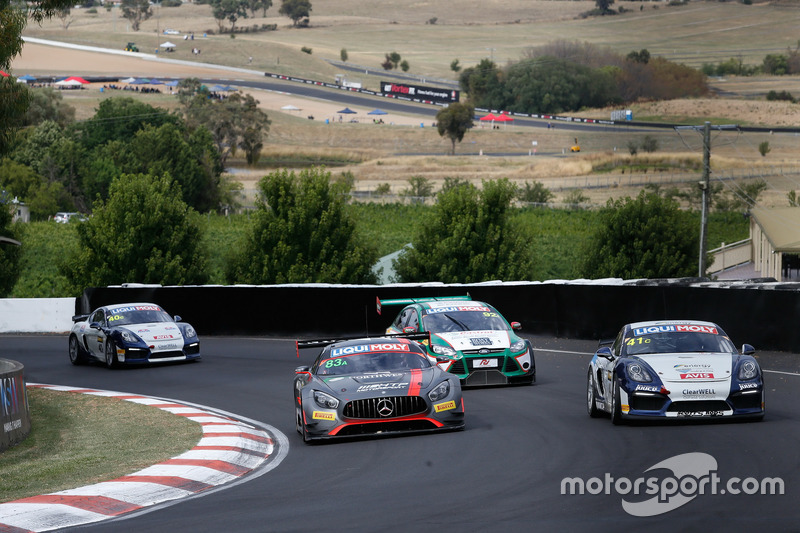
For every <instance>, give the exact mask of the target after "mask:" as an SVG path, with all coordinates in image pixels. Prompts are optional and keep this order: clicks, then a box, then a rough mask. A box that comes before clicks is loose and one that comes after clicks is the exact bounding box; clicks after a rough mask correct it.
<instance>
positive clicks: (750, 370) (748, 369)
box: [739, 359, 758, 381]
mask: <svg viewBox="0 0 800 533" xmlns="http://www.w3.org/2000/svg"><path fill="white" fill-rule="evenodd" d="M757 377H758V365H757V364H756V362H755V361H753V360H750V359H748V360H747V361H745V362H744V363H742V364H741V365H739V380H741V381H747V380H748V379H755V378H757Z"/></svg>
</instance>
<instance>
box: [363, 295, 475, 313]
mask: <svg viewBox="0 0 800 533" xmlns="http://www.w3.org/2000/svg"><path fill="white" fill-rule="evenodd" d="M375 300H376V302H377V307H378V314H381V307H382V306H384V305H409V304H418V303H424V302H440V301H442V300H472V296H470V295H469V293H467V294H466V295H464V296H430V297H426V298H397V299H395V300H381V299H380V298H378V297H376V298H375Z"/></svg>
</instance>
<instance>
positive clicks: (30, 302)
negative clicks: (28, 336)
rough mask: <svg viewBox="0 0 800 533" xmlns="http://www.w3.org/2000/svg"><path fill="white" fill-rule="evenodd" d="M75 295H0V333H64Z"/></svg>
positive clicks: (73, 306) (69, 318) (70, 323)
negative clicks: (15, 296)
mask: <svg viewBox="0 0 800 533" xmlns="http://www.w3.org/2000/svg"><path fill="white" fill-rule="evenodd" d="M74 313H75V298H0V333H65V332H67V331H69V328H70V326H71V325H72V315H73V314H74Z"/></svg>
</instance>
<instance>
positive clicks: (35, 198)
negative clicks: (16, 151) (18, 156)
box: [0, 159, 74, 220]
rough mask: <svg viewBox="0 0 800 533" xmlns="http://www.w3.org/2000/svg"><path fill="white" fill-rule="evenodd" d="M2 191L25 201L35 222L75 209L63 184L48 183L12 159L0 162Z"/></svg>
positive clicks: (10, 196) (0, 185) (0, 186)
mask: <svg viewBox="0 0 800 533" xmlns="http://www.w3.org/2000/svg"><path fill="white" fill-rule="evenodd" d="M0 189H5V191H6V193H8V196H9V198H13V197H17V198H19V199H20V200H22V201H24V202H25V204H26V205H27V206H28V209H30V214H31V219H33V220H46V219H47V218H48V217H49V216H51V215H52V214H53V213H55V212H57V211H72V210H73V208H74V205H73V204H72V202H71V201H70V199H69V196H68V195H67V194H66V192H65V191H64V187H63V185H61V183H58V182H51V181H47V180H46V179H44V178H43V177H42V176H40V175H39V174H37V173H36V172H35V171H34V170H33V169H32V168H31V167H29V166H27V165H22V164H20V163H17V162H16V161H12V160H10V159H4V160H0Z"/></svg>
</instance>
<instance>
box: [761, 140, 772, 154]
mask: <svg viewBox="0 0 800 533" xmlns="http://www.w3.org/2000/svg"><path fill="white" fill-rule="evenodd" d="M771 151H772V148H770V147H769V141H762V142H760V143H758V153H759V154H761V157H767V154H768V153H770V152H771Z"/></svg>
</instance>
